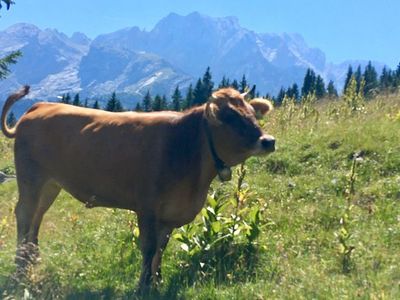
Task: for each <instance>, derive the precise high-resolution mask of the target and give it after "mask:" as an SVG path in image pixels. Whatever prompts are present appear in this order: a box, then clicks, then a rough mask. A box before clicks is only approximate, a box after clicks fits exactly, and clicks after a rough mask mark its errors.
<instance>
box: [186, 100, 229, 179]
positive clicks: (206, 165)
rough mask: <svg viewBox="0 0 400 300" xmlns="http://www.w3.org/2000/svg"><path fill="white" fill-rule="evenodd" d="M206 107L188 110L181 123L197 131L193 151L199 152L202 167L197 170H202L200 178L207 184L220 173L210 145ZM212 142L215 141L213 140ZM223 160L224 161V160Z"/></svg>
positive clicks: (193, 136)
mask: <svg viewBox="0 0 400 300" xmlns="http://www.w3.org/2000/svg"><path fill="white" fill-rule="evenodd" d="M204 109H205V108H204V106H200V107H196V108H194V109H192V110H190V111H188V112H186V113H185V114H184V116H183V118H182V119H181V122H182V123H181V124H182V125H183V127H191V128H193V130H194V131H195V134H193V135H192V138H193V141H192V144H193V146H194V147H193V149H192V151H193V152H197V153H198V164H199V167H200V169H199V170H197V171H199V172H200V174H199V175H200V178H199V179H200V181H204V182H206V184H207V182H208V183H209V182H211V180H212V179H213V178H215V176H217V175H218V168H217V164H216V163H215V158H214V155H213V153H212V151H213V150H212V148H211V147H210V138H211V134H208V133H207V131H206V130H207V129H206V127H205V121H206V120H205V116H204ZM212 143H214V142H213V141H212ZM214 149H215V146H214ZM214 151H215V150H214ZM221 162H222V163H223V161H222V160H221ZM223 164H224V163H223ZM224 165H225V164H224Z"/></svg>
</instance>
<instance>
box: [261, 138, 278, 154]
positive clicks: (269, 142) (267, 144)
mask: <svg viewBox="0 0 400 300" xmlns="http://www.w3.org/2000/svg"><path fill="white" fill-rule="evenodd" d="M261 146H262V147H263V148H264V149H265V150H272V151H273V150H275V139H274V138H273V137H262V138H261Z"/></svg>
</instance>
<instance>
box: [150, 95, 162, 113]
mask: <svg viewBox="0 0 400 300" xmlns="http://www.w3.org/2000/svg"><path fill="white" fill-rule="evenodd" d="M152 109H153V111H161V110H163V107H162V98H161V96H160V95H158V94H157V95H156V96H155V97H154V101H153V103H152Z"/></svg>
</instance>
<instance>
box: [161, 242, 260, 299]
mask: <svg viewBox="0 0 400 300" xmlns="http://www.w3.org/2000/svg"><path fill="white" fill-rule="evenodd" d="M259 251H260V250H259V249H258V248H256V247H254V246H253V245H246V244H234V245H228V244H224V245H221V247H216V248H212V249H210V250H208V251H202V252H198V253H196V254H194V255H192V256H189V255H185V257H183V258H182V260H181V262H180V263H179V268H178V269H177V270H176V271H175V273H173V274H172V275H171V276H169V278H168V282H167V283H166V284H167V285H166V287H165V288H164V291H163V292H162V293H161V294H160V295H158V296H159V298H157V299H183V298H184V297H182V296H179V292H180V291H181V290H184V289H186V288H188V287H193V286H195V285H203V284H204V285H208V284H210V283H212V284H214V285H216V286H218V285H230V284H235V283H240V282H249V281H252V280H254V278H255V275H256V271H257V266H258V265H259V257H260V253H259Z"/></svg>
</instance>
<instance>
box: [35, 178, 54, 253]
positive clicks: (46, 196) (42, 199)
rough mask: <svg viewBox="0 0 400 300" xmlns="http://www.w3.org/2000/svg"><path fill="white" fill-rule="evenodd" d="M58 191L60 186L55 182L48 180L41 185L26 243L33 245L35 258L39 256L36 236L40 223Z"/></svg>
mask: <svg viewBox="0 0 400 300" xmlns="http://www.w3.org/2000/svg"><path fill="white" fill-rule="evenodd" d="M60 190H61V188H60V186H59V185H58V184H57V183H56V182H55V181H53V180H49V181H47V182H46V183H45V184H44V185H43V187H42V189H41V191H40V196H39V205H38V206H37V208H36V213H35V215H34V218H33V222H32V224H31V229H30V231H29V233H28V241H29V242H30V243H32V244H33V245H34V247H35V249H36V251H35V252H36V253H35V254H36V256H37V257H38V256H39V252H38V250H39V248H38V247H39V240H38V235H39V228H40V224H41V223H42V220H43V216H44V214H45V213H46V211H47V210H48V209H49V208H50V206H51V205H52V204H53V202H54V200H55V199H56V197H57V196H58V194H59V193H60Z"/></svg>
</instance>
